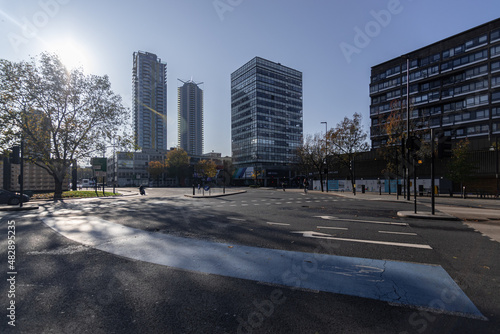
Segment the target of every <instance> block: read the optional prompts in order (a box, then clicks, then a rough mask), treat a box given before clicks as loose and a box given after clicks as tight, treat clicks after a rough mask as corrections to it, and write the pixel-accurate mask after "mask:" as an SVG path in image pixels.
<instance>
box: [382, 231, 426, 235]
mask: <svg viewBox="0 0 500 334" xmlns="http://www.w3.org/2000/svg"><path fill="white" fill-rule="evenodd" d="M378 233H387V234H401V235H418V234H417V233H407V232H391V231H378Z"/></svg>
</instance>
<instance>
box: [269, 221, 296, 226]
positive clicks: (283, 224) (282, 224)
mask: <svg viewBox="0 0 500 334" xmlns="http://www.w3.org/2000/svg"><path fill="white" fill-rule="evenodd" d="M266 224H269V225H280V226H290V224H285V223H272V222H267V223H266Z"/></svg>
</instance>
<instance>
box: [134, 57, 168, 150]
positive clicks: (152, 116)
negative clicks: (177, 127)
mask: <svg viewBox="0 0 500 334" xmlns="http://www.w3.org/2000/svg"><path fill="white" fill-rule="evenodd" d="M132 80H133V99H134V106H133V108H134V133H135V137H136V138H135V143H136V145H138V146H139V147H141V148H142V149H143V150H150V149H156V150H165V151H166V150H167V64H166V63H163V62H162V61H161V59H160V58H158V57H157V56H156V55H155V54H153V53H149V52H142V51H139V52H134V60H133V72H132Z"/></svg>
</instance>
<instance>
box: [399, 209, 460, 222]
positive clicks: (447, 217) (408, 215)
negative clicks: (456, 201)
mask: <svg viewBox="0 0 500 334" xmlns="http://www.w3.org/2000/svg"><path fill="white" fill-rule="evenodd" d="M398 217H402V218H417V219H435V220H460V219H458V218H457V217H454V216H451V215H448V214H446V213H442V212H440V213H438V214H435V215H433V214H431V213H430V212H420V213H415V212H413V211H398Z"/></svg>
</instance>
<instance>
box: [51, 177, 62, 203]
mask: <svg viewBox="0 0 500 334" xmlns="http://www.w3.org/2000/svg"><path fill="white" fill-rule="evenodd" d="M53 176H54V187H55V190H54V199H61V198H62V187H63V180H59V178H58V177H57V175H56V174H54V175H53Z"/></svg>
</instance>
